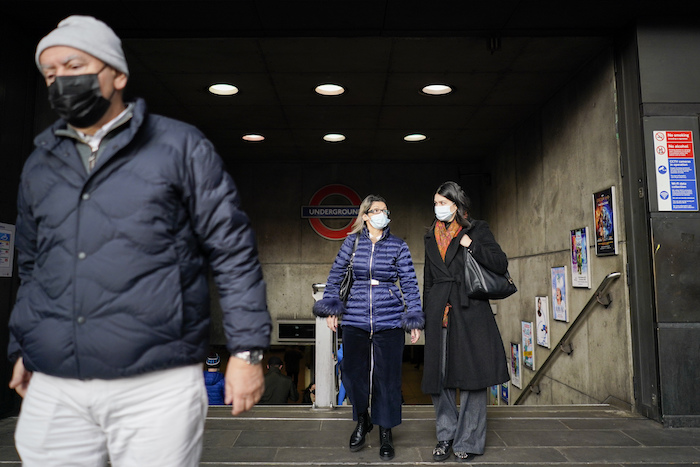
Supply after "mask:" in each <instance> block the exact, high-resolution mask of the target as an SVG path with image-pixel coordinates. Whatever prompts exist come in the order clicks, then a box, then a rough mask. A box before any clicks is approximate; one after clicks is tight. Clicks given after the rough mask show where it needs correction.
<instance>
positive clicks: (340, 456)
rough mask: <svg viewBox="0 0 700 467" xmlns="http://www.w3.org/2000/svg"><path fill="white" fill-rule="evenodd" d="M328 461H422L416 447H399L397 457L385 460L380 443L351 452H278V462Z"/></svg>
mask: <svg viewBox="0 0 700 467" xmlns="http://www.w3.org/2000/svg"><path fill="white" fill-rule="evenodd" d="M311 459H313V463H314V465H315V464H316V463H321V464H323V463H328V464H330V465H347V464H350V465H352V464H355V465H371V464H397V463H404V464H405V463H412V462H416V461H420V460H421V459H420V456H419V453H418V450H417V449H415V448H405V449H397V450H396V457H394V459H392V460H391V461H389V462H387V461H383V460H382V459H381V458H380V457H379V443H372V444H369V445H368V446H367V447H365V448H364V449H362V450H361V451H358V452H350V450H349V449H347V448H343V449H329V448H322V449H309V448H297V449H294V448H281V449H279V450H278V452H277V457H276V458H275V460H276V461H277V462H307V463H308V462H310V460H311Z"/></svg>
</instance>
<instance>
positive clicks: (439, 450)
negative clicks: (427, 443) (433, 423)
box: [433, 440, 452, 462]
mask: <svg viewBox="0 0 700 467" xmlns="http://www.w3.org/2000/svg"><path fill="white" fill-rule="evenodd" d="M451 453H452V440H449V441H438V443H437V444H436V445H435V449H433V460H435V461H438V462H442V461H444V460H446V459H447V458H448V457H450V454H451Z"/></svg>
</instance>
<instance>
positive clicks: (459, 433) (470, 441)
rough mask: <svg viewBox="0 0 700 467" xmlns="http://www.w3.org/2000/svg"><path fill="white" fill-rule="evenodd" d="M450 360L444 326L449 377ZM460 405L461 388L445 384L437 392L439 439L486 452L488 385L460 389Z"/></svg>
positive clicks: (463, 448) (457, 448) (467, 449)
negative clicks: (480, 387)
mask: <svg viewBox="0 0 700 467" xmlns="http://www.w3.org/2000/svg"><path fill="white" fill-rule="evenodd" d="M446 360H447V329H443V330H442V361H441V371H440V374H441V377H442V378H443V380H444V378H445V363H446ZM459 398H460V401H459V402H460V407H459V409H458V408H457V402H456V401H457V390H456V389H453V388H443V389H442V390H441V391H440V394H437V395H436V394H433V395H432V399H433V406H434V407H435V424H436V434H437V439H438V441H448V440H454V443H453V445H452V450H453V451H461V452H468V453H470V454H479V455H481V454H483V453H484V447H485V445H486V404H487V401H488V393H487V388H484V389H478V390H476V391H466V390H460V393H459Z"/></svg>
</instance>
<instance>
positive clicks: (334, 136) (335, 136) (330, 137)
mask: <svg viewBox="0 0 700 467" xmlns="http://www.w3.org/2000/svg"><path fill="white" fill-rule="evenodd" d="M323 139H324V140H325V141H328V142H329V143H339V142H341V141H344V140H345V135H341V134H339V133H328V134H327V135H326V136H324V137H323Z"/></svg>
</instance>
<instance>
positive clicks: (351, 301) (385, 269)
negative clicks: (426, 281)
mask: <svg viewBox="0 0 700 467" xmlns="http://www.w3.org/2000/svg"><path fill="white" fill-rule="evenodd" d="M359 235H360V240H359V242H358V245H357V251H356V253H355V260H354V262H353V269H354V277H355V282H354V283H353V285H352V289H351V290H350V297H349V298H348V302H347V305H345V306H344V305H343V303H342V302H341V301H340V299H339V298H338V291H339V288H340V282H341V280H342V278H343V275H344V274H345V270H346V268H347V265H348V263H349V261H350V255H351V254H352V249H353V246H354V244H355V237H356V236H357V234H351V235H349V236H348V237H347V238H346V239H345V241H344V242H343V244H342V245H341V247H340V251H339V252H338V255H337V256H336V258H335V261H334V262H333V266H332V267H331V272H330V274H329V275H328V281H327V282H326V289H325V292H324V294H323V299H321V300H319V301H318V302H316V303H315V304H314V314H315V315H316V316H321V317H323V316H330V315H337V316H341V315H342V323H341V324H342V325H343V326H353V327H356V328H360V329H362V330H364V331H368V332H377V331H384V330H387V329H395V328H403V329H405V330H406V331H410V330H411V329H423V326H424V324H425V315H424V314H423V309H422V308H421V302H420V293H419V291H418V281H417V279H416V272H415V269H414V268H413V260H412V259H411V252H410V251H409V250H408V245H407V244H406V242H404V241H403V240H402V239H400V238H398V237H395V236H393V235H391V233H390V232H389V228H388V227H387V228H385V229H384V232H383V235H382V238H381V239H380V240H378V241H377V243H375V244H373V243H372V241H371V240H370V238H369V233H368V231H367V228H366V227H365V228H364V229H363V230H362V232H360V234H359ZM397 282H398V283H399V285H400V286H401V288H400V289H399V285H397ZM402 292H403V294H402Z"/></svg>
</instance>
